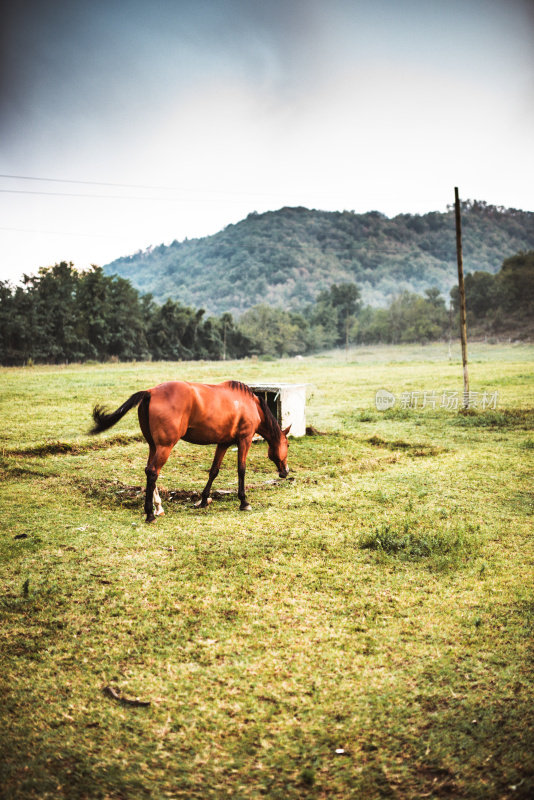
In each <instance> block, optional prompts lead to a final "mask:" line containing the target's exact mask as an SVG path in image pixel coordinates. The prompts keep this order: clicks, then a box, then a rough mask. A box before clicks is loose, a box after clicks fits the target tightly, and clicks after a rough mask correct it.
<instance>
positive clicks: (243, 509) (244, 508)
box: [239, 503, 252, 511]
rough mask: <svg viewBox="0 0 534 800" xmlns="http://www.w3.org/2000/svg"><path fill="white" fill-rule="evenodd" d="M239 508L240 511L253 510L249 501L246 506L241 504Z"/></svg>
mask: <svg viewBox="0 0 534 800" xmlns="http://www.w3.org/2000/svg"><path fill="white" fill-rule="evenodd" d="M239 510H240V511H252V506H251V505H249V503H247V504H246V506H240V508H239Z"/></svg>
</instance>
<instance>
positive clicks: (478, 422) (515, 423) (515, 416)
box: [450, 408, 534, 431]
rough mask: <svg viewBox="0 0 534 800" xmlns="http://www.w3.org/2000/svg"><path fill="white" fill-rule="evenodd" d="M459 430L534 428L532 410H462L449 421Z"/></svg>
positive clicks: (533, 411)
mask: <svg viewBox="0 0 534 800" xmlns="http://www.w3.org/2000/svg"><path fill="white" fill-rule="evenodd" d="M450 424H451V425H457V426H458V427H460V428H515V429H519V430H526V431H529V430H532V429H533V428H534V408H503V409H501V410H500V411H492V410H489V411H477V410H476V409H474V408H471V409H467V410H462V411H460V412H459V413H458V415H457V416H456V417H454V418H453V419H452V420H451V421H450Z"/></svg>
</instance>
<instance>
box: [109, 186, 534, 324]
mask: <svg viewBox="0 0 534 800" xmlns="http://www.w3.org/2000/svg"><path fill="white" fill-rule="evenodd" d="M462 232H463V254H464V268H465V270H466V272H474V271H477V270H482V271H485V272H491V273H496V272H497V271H498V270H499V269H500V267H501V265H502V262H503V260H504V259H505V258H508V257H510V256H511V255H513V254H514V253H517V252H519V251H522V250H532V249H534V213H533V212H530V211H519V210H516V209H506V208H502V207H496V206H490V205H487V204H486V203H484V202H481V201H466V202H464V203H463V204H462ZM455 248H456V239H455V225H454V212H453V210H452V209H448V210H447V211H446V212H430V213H428V214H423V215H414V214H400V215H398V216H396V217H393V218H391V219H389V218H388V217H386V216H384V215H383V214H381V213H380V212H378V211H370V212H368V213H366V214H355V213H354V212H351V211H343V212H334V211H315V210H309V209H306V208H302V207H297V208H281V209H280V210H278V211H269V212H266V213H264V214H257V213H255V212H254V213H252V214H249V215H248V217H246V219H244V220H242V221H241V222H238V223H236V224H235V225H228V226H227V227H226V228H224V229H223V230H222V231H220V232H219V233H216V234H214V235H213V236H207V237H204V238H201V239H191V240H187V239H186V240H185V241H183V242H178V241H174V242H173V243H172V244H170V245H163V244H161V245H159V246H158V247H151V248H148V249H147V250H145V251H142V252H141V251H140V252H138V253H136V254H135V255H131V256H125V257H123V258H119V259H117V260H116V261H113V262H112V263H110V264H107V265H106V266H105V267H104V271H105V273H106V274H108V275H112V274H118V275H120V276H122V277H124V278H127V279H128V280H130V281H131V283H132V284H133V286H135V288H137V289H138V290H139V291H141V292H143V293H151V294H152V295H153V296H154V298H155V299H156V300H157V301H159V302H162V301H164V300H166V299H167V298H169V297H170V298H173V299H175V300H179V301H180V302H182V303H184V304H186V305H190V306H194V307H195V308H204V309H206V311H207V312H208V313H213V314H221V313H223V312H225V311H230V312H231V313H233V314H235V315H239V314H240V313H242V312H243V311H245V310H246V309H248V308H250V307H251V306H253V305H256V304H258V303H268V304H269V305H272V306H278V307H281V308H286V309H288V308H292V309H297V308H302V306H304V305H306V304H307V303H310V302H312V301H313V300H314V298H315V297H316V295H317V294H318V293H319V292H320V291H321V290H322V289H325V288H328V287H329V286H330V285H331V284H332V283H341V282H346V281H351V282H355V283H357V284H358V285H359V286H360V288H361V291H362V298H363V301H364V303H367V304H369V305H373V306H381V305H385V304H386V303H387V302H388V301H389V300H390V299H391V298H392V297H393V296H395V295H397V294H398V293H399V292H401V291H403V290H408V291H413V292H417V293H422V292H423V291H424V290H425V289H426V288H428V287H431V286H434V287H437V288H438V289H439V290H440V291H441V293H442V294H444V296H445V297H448V294H449V291H450V289H451V288H452V287H453V286H454V285H455V284H456V283H457V270H456V249H455Z"/></svg>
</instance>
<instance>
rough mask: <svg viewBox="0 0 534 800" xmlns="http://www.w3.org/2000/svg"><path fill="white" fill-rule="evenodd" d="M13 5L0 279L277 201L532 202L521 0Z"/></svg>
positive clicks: (383, 205)
mask: <svg viewBox="0 0 534 800" xmlns="http://www.w3.org/2000/svg"><path fill="white" fill-rule="evenodd" d="M5 5H6V4H4V7H5ZM9 5H10V6H11V8H10V9H9V8H8V9H7V10H5V11H4V13H3V17H2V18H1V20H0V30H1V33H0V36H1V37H2V39H1V53H0V173H1V175H2V177H1V178H0V204H1V217H0V279H7V278H9V279H11V280H16V279H17V278H18V277H19V276H20V275H21V274H22V273H23V272H26V273H34V272H36V271H37V269H38V268H39V267H40V266H46V265H50V264H54V263H55V262H57V261H61V260H67V261H73V262H74V263H75V265H76V266H77V267H80V268H85V267H87V266H89V265H90V264H92V263H93V264H101V265H103V264H105V263H108V262H109V261H111V260H113V259H114V258H117V257H119V256H122V255H128V254H131V253H133V252H135V251H137V250H139V249H145V248H146V247H147V246H149V245H157V244H160V243H162V242H164V243H166V244H167V243H170V242H171V241H173V240H174V239H178V240H182V239H184V238H185V237H188V238H194V237H198V236H205V235H207V234H211V233H215V232H217V231H218V230H220V229H221V228H223V227H224V226H226V225H228V224H229V223H232V222H237V221H239V220H240V219H242V218H243V217H245V216H246V215H247V214H248V213H250V212H251V211H258V212H263V211H267V210H271V209H277V208H280V207H282V206H286V205H290V206H294V205H302V206H306V207H308V208H318V209H326V210H344V209H352V210H354V211H356V212H365V211H370V210H378V211H381V212H383V213H384V214H386V215H388V216H394V215H395V214H398V213H402V212H412V213H425V212H427V211H445V209H446V206H447V204H450V203H451V202H453V200H454V186H456V185H457V186H459V188H460V194H461V196H462V197H463V198H472V199H479V200H486V201H487V202H489V203H494V204H496V205H504V206H509V207H515V208H522V209H524V210H530V211H532V210H534V194H533V193H534V146H533V144H534V124H533V123H534V4H533V2H532V1H531V0H369V2H368V1H367V0H352V1H351V0H322V2H317V1H316V0H220V1H219V2H217V0H84V1H83V2H82V1H81V0H47V1H46V2H43V0H10V2H9ZM13 176H19V177H13Z"/></svg>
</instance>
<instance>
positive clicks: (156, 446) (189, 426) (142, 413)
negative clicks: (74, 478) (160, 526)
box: [90, 381, 291, 522]
mask: <svg viewBox="0 0 534 800" xmlns="http://www.w3.org/2000/svg"><path fill="white" fill-rule="evenodd" d="M135 406H138V410H137V411H138V415H139V425H140V426H141V430H142V432H143V436H144V437H145V439H146V440H147V443H148V447H149V454H148V462H147V465H146V469H145V473H146V495H145V513H146V521H147V522H153V521H154V520H155V518H156V516H158V515H159V514H163V508H162V506H161V499H160V496H159V492H158V490H157V488H156V481H157V479H158V476H159V473H160V471H161V468H162V467H163V465H164V464H165V462H166V461H167V459H168V458H169V455H170V453H171V450H172V448H173V447H174V445H175V444H176V443H177V442H178V441H179V440H180V439H184V440H185V441H186V442H192V443H193V444H216V445H217V449H216V450H215V457H214V459H213V463H212V465H211V469H210V472H209V478H208V482H207V484H206V486H205V487H204V490H203V492H202V496H201V499H200V502H199V503H198V505H199V506H200V507H201V508H205V507H206V506H207V505H208V504H209V503H211V498H210V496H209V495H210V491H211V486H212V483H213V481H214V480H215V478H216V477H217V475H218V473H219V468H220V466H221V462H222V460H223V458H224V454H225V453H226V451H227V450H228V448H229V447H230V445H233V444H237V474H238V478H239V486H238V492H237V495H238V497H239V500H240V501H241V506H240V508H241V511H250V505H249V503H248V502H247V498H246V496H245V466H246V460H247V454H248V451H249V449H250V445H251V443H252V438H253V436H254V434H255V433H259V434H260V436H263V438H264V439H266V441H267V442H268V444H269V452H268V455H269V458H270V459H271V461H273V462H274V463H275V465H276V468H277V470H278V474H279V475H280V477H281V478H285V477H287V474H288V472H289V469H288V466H287V434H288V433H289V428H286V429H285V430H282V429H281V428H280V425H279V424H278V422H277V421H276V419H275V418H274V416H273V414H272V413H271V411H270V410H269V408H268V406H267V403H266V402H265V400H264V399H263V398H261V397H257V396H256V395H255V394H254V393H253V392H252V390H251V389H250V388H249V387H248V386H246V385H245V384H244V383H239V382H238V381H225V382H224V383H220V384H217V385H210V384H204V383H189V382H186V381H170V382H168V383H161V384H160V385H159V386H155V387H154V388H153V389H147V390H146V391H142V392H136V394H133V395H132V396H131V397H130V398H129V399H128V400H126V402H125V403H123V404H122V406H120V407H119V408H118V409H117V410H116V411H112V412H108V411H106V409H105V408H103V407H102V406H95V408H94V410H93V419H94V421H95V425H94V427H93V428H92V429H91V431H90V433H92V434H94V433H100V432H101V431H105V430H107V429H108V428H111V426H112V425H115V423H116V422H118V421H119V420H120V419H121V418H122V417H123V416H124V415H125V414H126V413H127V412H128V411H129V410H130V409H131V408H134V407H135ZM290 427H291V426H290ZM154 503H155V504H156V509H155V510H154Z"/></svg>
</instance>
